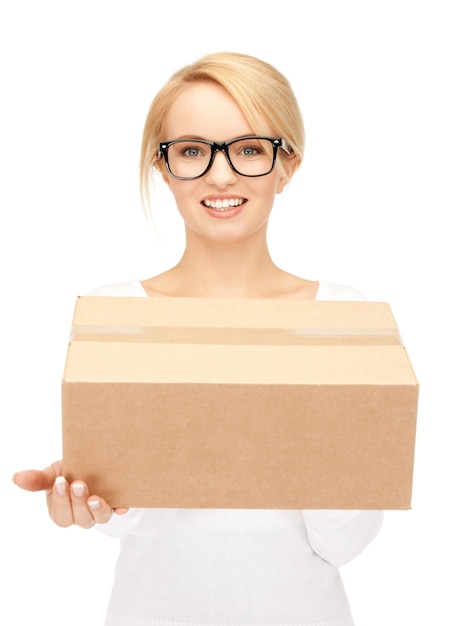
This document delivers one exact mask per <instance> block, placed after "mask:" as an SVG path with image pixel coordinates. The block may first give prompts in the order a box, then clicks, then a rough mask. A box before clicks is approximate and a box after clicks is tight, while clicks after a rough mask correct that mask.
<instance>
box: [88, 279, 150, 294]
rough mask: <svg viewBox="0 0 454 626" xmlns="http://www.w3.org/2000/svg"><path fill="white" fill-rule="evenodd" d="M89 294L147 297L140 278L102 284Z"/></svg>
mask: <svg viewBox="0 0 454 626" xmlns="http://www.w3.org/2000/svg"><path fill="white" fill-rule="evenodd" d="M87 295H89V296H108V297H111V296H118V297H126V298H128V297H131V298H136V297H140V298H143V297H146V296H147V294H146V292H145V290H144V288H143V287H142V283H141V282H140V280H130V281H125V282H120V283H110V284H108V285H102V286H101V287H97V288H96V289H93V291H90V292H89V293H88V294H87Z"/></svg>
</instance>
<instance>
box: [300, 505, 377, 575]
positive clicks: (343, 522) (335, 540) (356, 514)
mask: <svg viewBox="0 0 454 626" xmlns="http://www.w3.org/2000/svg"><path fill="white" fill-rule="evenodd" d="M303 515H304V520H305V524H306V532H307V538H308V541H309V544H310V546H311V547H312V549H313V551H314V552H315V553H316V554H318V555H319V556H320V557H322V559H324V560H325V561H327V562H328V563H330V564H331V565H334V566H336V567H340V566H341V565H345V563H348V562H349V561H351V560H352V559H354V558H355V557H356V556H358V554H360V553H361V552H362V551H363V550H364V548H365V547H366V546H367V545H368V544H369V543H370V542H371V541H372V539H374V537H375V536H376V535H377V533H378V531H379V530H380V528H381V526H382V523H383V517H384V514H383V511H337V510H310V511H309V510H306V511H303Z"/></svg>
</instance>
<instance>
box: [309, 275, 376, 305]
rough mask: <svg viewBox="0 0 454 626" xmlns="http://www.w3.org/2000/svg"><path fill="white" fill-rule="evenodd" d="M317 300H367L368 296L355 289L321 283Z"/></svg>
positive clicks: (322, 281)
mask: <svg viewBox="0 0 454 626" xmlns="http://www.w3.org/2000/svg"><path fill="white" fill-rule="evenodd" d="M316 300H367V298H366V296H365V295H364V294H362V293H361V292H360V291H358V290H357V289H355V288H354V287H349V286H348V285H340V284H337V283H328V282H326V281H324V280H321V281H319V286H318V291H317V296H316Z"/></svg>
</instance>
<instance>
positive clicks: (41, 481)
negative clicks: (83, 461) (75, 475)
mask: <svg viewBox="0 0 454 626" xmlns="http://www.w3.org/2000/svg"><path fill="white" fill-rule="evenodd" d="M61 464H62V463H61V461H56V462H55V463H52V464H51V465H49V467H46V469H44V470H42V471H40V470H25V471H23V472H16V473H15V474H14V476H13V481H14V483H15V484H16V485H17V486H18V487H20V488H21V489H25V490H26V491H44V490H46V491H50V490H51V489H52V487H53V484H54V481H55V479H56V478H57V476H59V475H60V474H61Z"/></svg>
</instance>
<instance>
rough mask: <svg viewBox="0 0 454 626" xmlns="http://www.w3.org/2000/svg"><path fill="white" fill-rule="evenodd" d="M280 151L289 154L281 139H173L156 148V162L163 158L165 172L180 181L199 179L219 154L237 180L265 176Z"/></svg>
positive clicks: (272, 166)
mask: <svg viewBox="0 0 454 626" xmlns="http://www.w3.org/2000/svg"><path fill="white" fill-rule="evenodd" d="M279 148H282V149H283V150H285V152H287V154H290V150H289V149H288V147H287V144H286V142H285V140H284V139H282V138H280V137H256V136H255V135H251V136H248V137H239V138H238V139H231V140H230V141H225V142H224V143H216V142H214V141H206V140H204V139H190V138H188V139H176V140H175V141H165V142H163V143H160V144H159V153H158V158H161V156H164V159H165V163H166V167H167V171H168V172H169V174H170V176H172V177H173V178H178V179H179V180H194V179H195V178H201V177H202V176H204V174H206V173H207V172H208V170H209V169H210V167H211V166H212V165H213V162H214V159H215V157H216V154H217V153H218V152H222V153H223V154H224V156H225V158H226V159H227V163H228V164H229V165H230V167H231V168H232V170H233V171H234V172H236V173H237V174H240V176H250V177H256V176H266V175H267V174H270V173H271V172H272V171H273V169H274V165H275V163H276V156H277V151H278V149H279Z"/></svg>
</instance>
